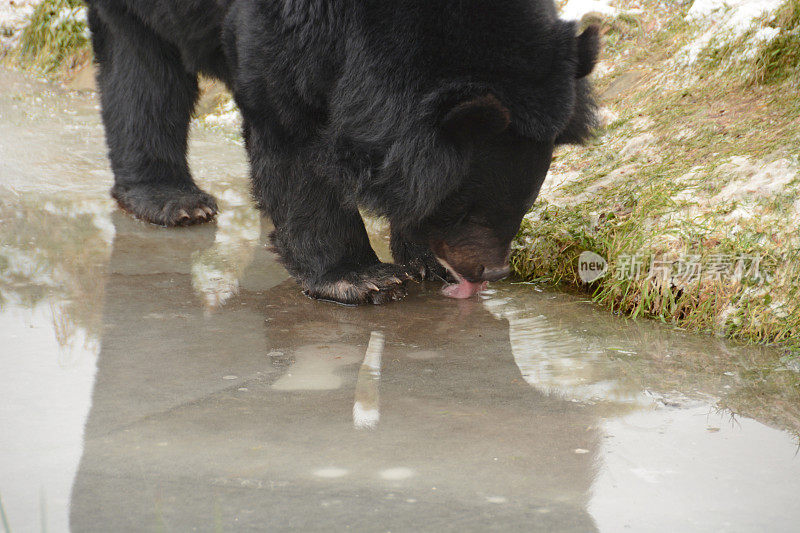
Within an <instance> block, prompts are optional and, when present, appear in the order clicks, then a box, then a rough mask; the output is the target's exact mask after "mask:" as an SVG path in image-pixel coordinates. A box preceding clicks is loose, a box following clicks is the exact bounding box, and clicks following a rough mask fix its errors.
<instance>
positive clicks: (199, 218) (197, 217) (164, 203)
mask: <svg viewBox="0 0 800 533" xmlns="http://www.w3.org/2000/svg"><path fill="white" fill-rule="evenodd" d="M111 196H113V197H114V198H115V199H116V200H117V203H118V204H119V206H120V207H121V208H122V209H124V210H125V211H127V212H128V213H131V214H133V216H135V217H136V218H138V219H140V220H144V221H145V222H150V223H151V224H157V225H159V226H167V227H172V226H191V225H194V224H202V223H203V222H210V221H212V220H214V217H216V216H217V212H218V208H217V202H216V201H215V200H214V197H213V196H211V195H210V194H207V193H205V192H203V191H202V190H200V189H199V188H197V187H196V186H195V185H193V184H181V185H180V186H178V185H169V184H162V185H153V184H134V185H126V186H120V185H115V186H114V187H113V188H112V189H111Z"/></svg>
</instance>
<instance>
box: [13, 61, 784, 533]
mask: <svg viewBox="0 0 800 533" xmlns="http://www.w3.org/2000/svg"><path fill="white" fill-rule="evenodd" d="M104 152H105V147H104V145H103V132H102V129H101V127H100V124H99V121H98V114H97V104H96V100H95V98H94V97H93V96H92V95H79V94H67V93H65V92H63V91H61V90H59V89H57V88H54V87H53V86H48V85H45V84H42V83H39V82H35V81H31V80H29V79H26V78H23V77H21V76H20V75H18V74H14V73H10V72H7V71H0V244H2V248H0V501H1V502H2V507H0V510H2V523H3V525H4V528H5V529H6V530H8V531H13V532H18V531H40V530H41V531H45V530H47V531H68V530H72V531H141V530H158V531H191V530H197V531H211V530H213V531H234V530H257V531H262V530H270V531H281V530H299V531H331V530H344V529H349V530H353V531H451V530H452V531H456V530H458V531H485V530H503V531H505V530H509V531H581V532H583V531H609V532H618V531H625V530H628V531H669V532H673V531H681V532H687V531H715V532H716V531H767V530H768V531H797V527H798V526H797V524H798V521H800V498H798V496H797V495H798V493H800V456H798V439H797V434H798V432H799V431H800V422H798V421H800V388H798V382H800V379H798V373H797V369H796V368H792V367H791V364H790V363H787V364H786V365H785V364H784V363H782V362H781V361H780V354H778V353H775V352H771V351H770V350H767V349H763V348H756V347H746V346H741V345H736V344H732V343H728V342H724V341H722V340H719V339H715V338H711V337H701V336H693V335H689V334H687V333H684V332H681V331H676V330H674V329H671V328H669V327H666V326H663V325H660V324H655V323H652V322H647V321H641V322H631V321H625V320H622V319H619V318H616V317H613V316H610V315H609V314H608V313H606V312H605V311H602V310H599V309H597V308H595V307H594V306H592V305H591V304H589V303H587V302H585V301H583V300H581V299H580V298H578V297H575V296H569V295H564V294H560V293H556V292H552V291H549V290H546V289H542V288H539V287H536V286H531V285H519V284H516V285H515V284H511V283H501V284H496V285H495V286H494V287H493V290H492V291H490V293H489V294H485V295H483V296H482V297H480V298H477V297H476V298H475V299H473V300H468V301H453V300H448V299H445V298H443V297H442V296H441V295H439V293H438V290H439V288H440V287H439V286H438V285H436V284H430V285H423V286H418V287H414V288H413V289H412V291H411V295H410V296H409V298H408V299H407V300H405V301H404V302H402V303H397V304H392V305H388V306H385V307H363V308H355V309H351V308H343V307H338V306H334V305H329V304H322V303H317V302H312V301H310V300H307V299H306V298H304V297H303V296H302V295H301V294H300V292H299V290H298V288H297V286H296V285H295V284H294V283H293V282H292V281H291V280H289V279H288V277H287V274H286V272H285V271H284V270H283V269H282V268H281V267H280V266H279V265H278V264H277V263H276V261H275V257H274V256H273V255H271V254H270V253H269V252H268V251H267V249H266V248H265V246H264V241H265V236H266V235H267V234H268V232H269V222H268V221H267V220H262V219H260V217H259V216H258V215H257V213H256V211H255V210H254V209H253V208H252V205H251V203H250V201H249V199H248V197H247V193H246V191H247V182H246V176H247V167H246V162H245V159H244V155H243V152H242V149H241V147H239V146H238V145H237V144H236V143H235V142H232V141H231V140H229V139H226V138H225V137H224V136H223V135H222V134H220V133H216V132H213V131H205V130H199V129H198V130H196V131H195V132H194V135H193V141H192V154H191V156H192V165H193V168H194V169H195V174H196V175H197V176H198V177H199V180H198V181H200V182H201V184H202V185H203V186H204V187H205V188H206V189H207V190H209V191H210V192H212V193H214V194H215V195H217V197H218V198H219V199H220V200H221V202H220V203H221V206H222V208H223V213H222V215H221V217H220V219H219V222H218V224H216V225H214V226H206V227H196V228H189V229H176V230H166V229H161V228H156V227H152V226H149V225H145V224H142V223H140V222H137V221H134V220H132V219H130V218H129V217H127V216H126V215H124V214H121V213H120V212H118V210H117V209H116V208H115V206H114V204H113V203H112V202H111V201H110V200H109V198H108V196H107V190H108V188H109V187H110V184H111V174H110V172H109V170H108V166H107V163H106V160H105V156H104ZM374 226H375V228H374V229H375V230H376V231H375V232H374V233H375V243H376V247H377V248H379V249H380V250H381V251H382V253H385V249H386V246H385V241H384V239H383V238H382V237H381V234H380V231H379V230H380V226H379V225H378V224H375V225H374Z"/></svg>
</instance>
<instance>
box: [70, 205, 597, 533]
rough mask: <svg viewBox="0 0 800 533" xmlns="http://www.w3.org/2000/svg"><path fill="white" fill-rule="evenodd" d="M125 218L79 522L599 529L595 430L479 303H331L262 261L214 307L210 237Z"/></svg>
mask: <svg viewBox="0 0 800 533" xmlns="http://www.w3.org/2000/svg"><path fill="white" fill-rule="evenodd" d="M115 225H116V229H117V235H116V238H115V242H114V248H113V253H112V258H111V267H110V269H109V271H110V272H111V273H110V274H109V279H108V282H107V288H106V304H105V314H104V330H103V338H102V349H101V353H100V356H99V362H98V373H97V379H96V385H95V390H94V394H93V406H92V410H91V413H90V416H89V420H88V422H87V427H86V442H85V449H84V454H83V458H82V460H81V465H80V468H79V472H78V475H77V478H76V482H75V486H74V488H73V495H72V508H71V526H72V529H73V530H75V531H87V530H88V531H92V530H97V531H112V530H113V531H123V530H141V529H152V528H160V529H166V530H189V529H191V528H197V529H199V530H208V529H231V528H236V529H247V528H251V529H257V530H264V529H267V530H282V529H299V530H323V529H324V530H328V529H331V528H334V529H339V528H344V527H345V526H350V527H351V528H353V529H355V530H377V529H381V530H389V529H391V530H393V531H396V530H415V531H416V530H450V529H459V530H461V529H470V530H471V529H479V530H483V529H489V528H498V529H512V528H513V529H525V530H528V531H531V530H542V531H545V530H552V529H559V530H565V531H571V530H575V531H587V530H594V529H595V526H594V524H593V522H592V519H591V517H590V516H589V515H588V513H587V512H586V505H587V501H588V498H589V495H588V492H589V488H590V485H591V480H592V476H593V472H594V469H593V461H594V457H595V455H596V450H597V439H598V433H597V430H596V429H595V425H596V421H595V420H593V418H592V415H591V413H590V412H588V411H586V410H585V409H584V408H582V407H581V406H580V405H579V404H576V403H573V402H569V401H566V400H563V399H559V398H556V397H549V396H546V395H544V394H542V393H540V392H537V391H536V390H535V389H533V388H532V387H530V386H529V385H527V384H526V383H525V381H524V380H523V379H522V376H521V374H520V371H519V369H518V368H517V366H516V365H515V363H514V359H513V356H512V353H511V347H510V345H509V333H508V323H507V322H506V321H505V320H500V319H497V318H495V317H494V316H493V315H492V314H491V313H489V312H488V311H486V310H485V309H484V307H483V306H482V305H481V304H480V302H478V301H466V302H455V301H451V300H446V299H444V298H441V297H440V296H438V295H435V294H434V291H435V290H436V287H430V288H426V287H422V288H420V289H413V290H412V295H411V296H410V297H409V299H408V300H406V301H405V302H403V303H400V304H394V305H388V306H383V307H361V308H342V307H337V306H333V305H326V304H321V303H319V302H313V301H310V300H307V299H306V298H305V297H304V296H302V294H301V293H300V291H299V290H298V288H297V286H296V285H295V284H294V283H293V282H291V281H283V280H282V276H285V274H280V276H279V275H278V274H276V275H271V276H264V274H263V272H264V270H265V268H266V269H267V270H269V271H270V272H273V271H275V272H277V270H273V269H274V265H268V266H265V261H268V260H269V258H268V257H257V258H256V260H255V261H254V262H253V264H252V265H251V267H250V268H249V269H248V270H247V271H246V272H245V273H244V275H243V278H242V280H241V283H240V287H241V290H240V292H239V294H238V295H236V296H233V297H231V298H230V299H228V300H227V303H226V305H225V306H224V307H222V308H220V309H218V310H216V311H215V312H210V313H209V312H206V311H204V307H203V298H202V296H201V295H198V294H197V293H196V291H195V289H193V287H192V283H191V269H192V258H193V256H194V257H195V258H196V257H197V256H198V252H200V251H202V250H204V249H206V248H208V247H209V246H210V245H211V242H212V241H213V230H212V229H210V228H196V229H191V230H189V231H186V230H183V231H176V232H170V231H164V230H158V229H154V228H149V227H146V226H142V225H139V224H135V223H132V222H129V221H126V220H125V219H124V218H122V217H118V218H117V219H116V221H115ZM259 254H260V255H261V256H266V255H267V254H266V252H259ZM368 346H369V349H368ZM354 405H355V409H354ZM358 428H361V429H358ZM369 428H372V429H369Z"/></svg>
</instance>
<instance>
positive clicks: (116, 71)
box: [88, 0, 598, 304]
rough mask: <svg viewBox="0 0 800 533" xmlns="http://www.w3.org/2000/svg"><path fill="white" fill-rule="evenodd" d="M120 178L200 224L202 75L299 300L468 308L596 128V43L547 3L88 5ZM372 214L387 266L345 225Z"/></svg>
mask: <svg viewBox="0 0 800 533" xmlns="http://www.w3.org/2000/svg"><path fill="white" fill-rule="evenodd" d="M88 4H89V8H90V10H89V13H90V16H89V23H90V27H91V31H92V40H93V44H94V50H95V56H96V59H97V61H98V64H99V86H100V91H101V98H102V114H103V121H104V123H105V127H106V136H107V139H108V145H109V157H110V159H111V165H112V168H113V171H114V176H115V183H114V186H113V188H112V195H113V196H114V198H116V199H117V201H118V202H119V204H120V206H121V207H122V208H123V209H125V210H127V211H129V212H131V213H132V214H134V215H135V216H137V217H139V218H141V219H143V220H146V221H149V222H152V223H155V224H161V225H165V226H175V225H188V224H194V223H199V222H204V221H207V220H211V219H212V218H213V217H214V216H215V215H216V212H217V205H216V202H215V201H214V199H213V198H212V197H211V196H210V195H208V194H206V193H204V192H203V191H202V190H200V189H199V188H198V187H197V186H196V185H195V183H194V182H193V180H192V177H191V175H190V173H189V167H188V165H187V162H186V145H187V134H188V124H189V120H190V117H191V114H192V110H193V107H194V104H195V100H196V98H197V93H198V89H197V77H198V74H201V73H202V74H204V75H207V76H213V77H216V78H219V79H221V80H223V81H224V82H225V83H227V84H228V86H229V87H230V88H231V90H232V92H233V94H234V97H235V99H236V103H237V104H238V106H239V108H240V109H241V112H242V117H243V121H244V137H245V140H246V145H247V150H248V153H249V157H250V162H251V165H252V185H253V194H254V196H255V198H256V200H257V202H258V204H259V206H260V207H261V208H262V209H263V210H264V212H265V213H266V214H268V215H269V216H270V217H271V218H272V221H273V224H274V226H275V232H274V234H273V237H272V242H273V244H274V246H275V248H276V250H277V252H278V253H279V254H280V256H281V258H282V260H283V262H284V264H285V265H286V268H287V269H288V270H289V272H291V274H292V275H293V276H294V277H295V279H296V280H297V281H298V282H299V283H300V284H301V285H302V287H303V289H304V290H305V291H306V294H308V295H309V296H312V297H314V298H319V299H325V300H333V301H336V302H341V303H346V304H357V303H368V302H372V303H383V302H386V301H389V300H394V299H398V298H400V297H402V296H403V295H404V294H405V286H404V285H405V282H406V281H407V280H409V279H411V278H422V277H429V276H437V275H438V276H441V275H444V274H445V270H444V268H443V267H446V268H447V271H449V273H450V274H451V275H453V276H454V277H455V278H456V280H457V281H458V282H459V283H458V284H457V285H454V286H452V287H450V289H448V291H447V292H448V293H449V295H450V296H454V297H466V296H469V295H471V294H473V293H474V292H476V291H477V290H478V289H479V287H480V286H481V284H482V283H484V282H485V281H493V280H497V279H500V278H502V277H505V276H506V275H507V274H508V256H509V246H510V243H511V240H512V239H513V237H514V235H515V234H516V232H517V230H518V228H519V224H520V222H521V220H522V217H523V215H524V214H525V212H526V211H527V210H528V209H529V208H530V206H531V204H532V203H533V201H534V200H535V198H536V196H537V194H538V191H539V188H540V186H541V183H542V181H543V180H544V177H545V175H546V173H547V170H548V168H549V166H550V161H551V157H552V152H553V148H554V146H555V145H557V144H560V143H570V142H580V141H582V140H583V139H585V138H586V137H587V136H588V135H589V133H590V130H591V128H592V125H593V120H594V118H593V117H594V114H593V110H594V104H593V99H592V95H591V88H590V85H589V83H588V81H587V79H586V76H587V75H588V74H589V73H590V72H591V70H592V68H593V66H594V63H595V61H596V57H597V52H598V34H597V30H596V29H595V28H593V27H590V28H589V29H587V30H586V31H584V32H583V33H582V34H581V35H577V31H576V25H575V23H573V22H566V21H562V20H559V19H558V17H557V14H556V10H555V7H554V4H553V1H552V0H491V1H486V0H88ZM359 209H366V210H368V211H370V212H373V213H375V214H377V215H381V216H384V217H386V218H387V219H388V220H389V222H390V223H391V228H392V231H391V232H392V235H391V240H392V252H393V254H394V259H395V261H396V262H397V264H384V263H381V262H380V261H379V260H378V257H377V256H376V255H375V252H374V251H373V250H372V248H371V247H370V244H369V240H368V239H367V232H366V231H365V229H364V224H363V221H362V219H361V215H360V213H359Z"/></svg>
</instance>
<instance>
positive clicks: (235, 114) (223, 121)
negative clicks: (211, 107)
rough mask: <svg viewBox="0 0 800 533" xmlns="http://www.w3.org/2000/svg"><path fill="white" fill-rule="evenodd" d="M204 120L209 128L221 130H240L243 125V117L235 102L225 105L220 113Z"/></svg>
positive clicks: (208, 116)
mask: <svg viewBox="0 0 800 533" xmlns="http://www.w3.org/2000/svg"><path fill="white" fill-rule="evenodd" d="M203 120H204V122H205V123H206V124H207V125H209V126H217V127H221V128H231V129H239V128H240V127H241V125H242V116H241V114H240V113H239V109H238V108H237V107H236V104H235V103H234V102H233V101H229V102H227V103H225V105H223V106H222V109H220V111H219V112H217V113H212V114H210V115H207V116H206V117H205V118H204V119H203Z"/></svg>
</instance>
